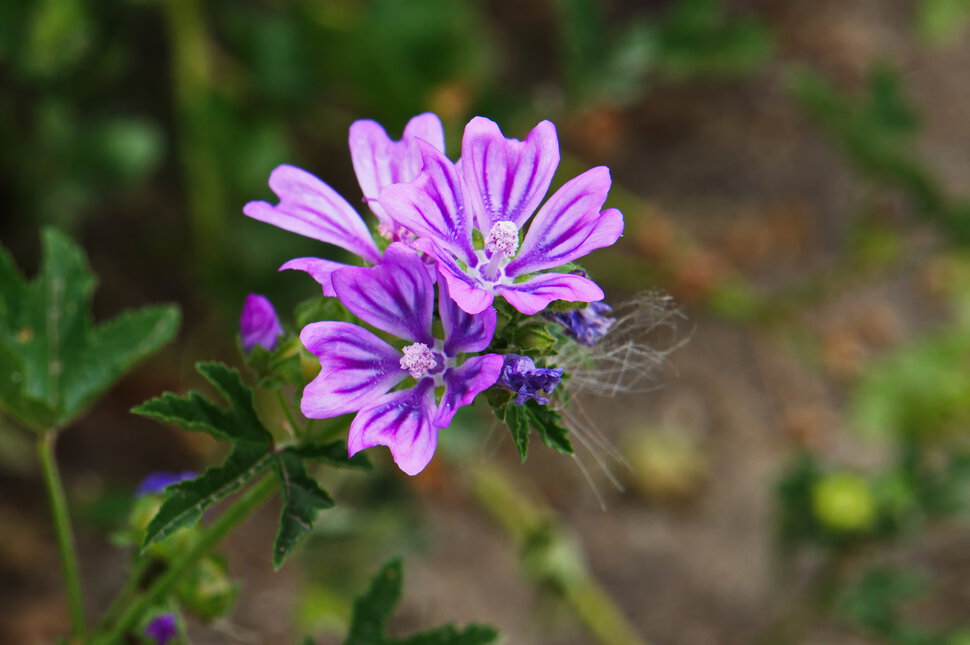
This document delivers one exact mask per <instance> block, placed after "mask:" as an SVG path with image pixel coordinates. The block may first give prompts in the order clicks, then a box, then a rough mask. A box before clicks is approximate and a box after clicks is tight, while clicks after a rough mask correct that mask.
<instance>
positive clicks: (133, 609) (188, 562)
mask: <svg viewBox="0 0 970 645" xmlns="http://www.w3.org/2000/svg"><path fill="white" fill-rule="evenodd" d="M275 488H276V478H275V477H273V476H272V475H270V476H267V477H264V478H263V479H262V480H260V481H259V482H258V483H257V484H255V485H253V486H251V487H250V488H249V489H248V490H247V491H246V492H245V493H243V494H242V495H241V496H240V497H239V499H237V500H236V501H235V503H233V504H232V505H231V506H230V507H229V508H227V509H226V510H225V511H224V512H223V513H222V514H221V515H220V516H219V517H218V519H216V521H215V522H213V523H212V525H211V526H209V527H208V528H207V529H205V531H203V532H202V534H201V535H199V538H198V540H197V541H195V543H194V544H193V545H192V547H191V548H190V549H188V550H187V551H186V552H185V553H183V554H182V555H181V557H180V558H179V559H178V560H175V561H174V562H172V563H171V565H170V566H169V568H168V569H166V570H165V573H163V574H162V575H160V576H159V577H158V578H156V579H155V581H154V582H153V583H152V585H151V586H150V587H149V588H148V589H146V590H145V592H144V593H142V594H141V595H140V596H137V598H136V599H135V600H134V602H133V603H132V604H130V605H129V606H128V608H127V609H126V610H125V611H124V613H122V614H121V617H120V618H119V619H118V620H117V621H116V622H115V623H114V625H112V626H111V628H110V629H109V630H107V631H106V633H105V634H104V635H103V636H99V637H98V638H95V640H94V643H95V644H96V645H109V644H113V643H120V642H123V640H122V639H123V637H124V635H125V634H126V633H127V632H128V631H129V630H130V629H131V628H132V627H134V626H135V625H136V624H137V623H138V621H139V620H140V619H141V618H142V617H143V616H144V615H145V613H146V612H147V611H149V610H150V609H151V608H152V607H153V606H154V605H156V604H157V603H158V602H160V601H161V600H162V599H163V598H164V597H165V595H166V594H167V593H168V592H169V591H171V589H172V587H173V586H175V584H176V583H177V582H178V581H179V579H180V578H181V577H182V576H183V575H184V574H185V573H186V572H188V571H189V569H191V568H192V567H193V566H195V565H196V564H197V563H198V562H199V561H200V560H201V559H202V558H204V557H205V556H207V555H208V554H209V553H210V552H211V551H212V550H213V549H214V548H215V547H216V546H217V545H218V544H219V543H220V542H221V541H222V539H223V538H225V537H226V535H228V534H229V532H230V531H232V530H233V529H234V528H235V527H236V526H237V525H238V524H239V523H240V522H242V521H243V520H244V519H246V518H247V517H248V516H249V514H250V513H252V512H253V511H255V510H256V509H257V508H259V507H260V506H261V505H262V504H263V502H265V501H266V500H267V499H268V498H269V496H270V495H271V494H272V493H273V491H274V490H275Z"/></svg>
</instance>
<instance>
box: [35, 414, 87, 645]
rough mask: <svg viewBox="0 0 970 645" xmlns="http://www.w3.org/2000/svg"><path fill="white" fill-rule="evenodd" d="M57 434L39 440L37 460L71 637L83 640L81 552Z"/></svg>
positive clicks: (84, 630)
mask: <svg viewBox="0 0 970 645" xmlns="http://www.w3.org/2000/svg"><path fill="white" fill-rule="evenodd" d="M56 439H57V433H56V432H54V431H49V432H45V433H44V434H42V435H41V436H40V437H39V438H38V440H37V457H38V459H39V460H40V468H41V471H42V472H43V475H44V484H45V486H46V487H47V501H48V502H49V503H50V507H51V515H52V516H53V519H54V532H55V533H56V535H57V549H58V552H59V553H60V558H61V573H62V574H63V576H64V587H65V588H66V590H67V604H68V607H69V608H70V612H71V636H72V638H73V639H74V640H76V641H83V640H84V637H85V633H86V631H87V628H86V627H85V625H84V599H83V597H82V595H81V576H80V574H79V573H78V566H77V552H76V550H75V548H74V534H73V532H72V531H71V518H70V516H69V515H68V512H67V500H66V499H65V496H64V484H63V483H62V482H61V475H60V473H59V472H58V470H57V462H56V461H55V459H54V441H55V440H56Z"/></svg>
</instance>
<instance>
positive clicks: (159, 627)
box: [145, 614, 178, 645]
mask: <svg viewBox="0 0 970 645" xmlns="http://www.w3.org/2000/svg"><path fill="white" fill-rule="evenodd" d="M145 635H146V636H148V638H151V639H152V640H154V641H155V643H156V644H157V645H168V643H169V641H171V640H173V639H174V638H175V637H176V636H178V627H177V626H176V623H175V616H173V615H172V614H160V615H158V616H156V617H155V618H152V620H151V622H150V623H148V625H146V626H145Z"/></svg>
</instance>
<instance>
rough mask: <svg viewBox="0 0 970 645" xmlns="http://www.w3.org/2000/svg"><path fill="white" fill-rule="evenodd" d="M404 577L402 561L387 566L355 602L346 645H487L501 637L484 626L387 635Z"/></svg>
mask: <svg viewBox="0 0 970 645" xmlns="http://www.w3.org/2000/svg"><path fill="white" fill-rule="evenodd" d="M402 576H403V573H402V567H401V561H400V560H397V559H395V560H392V561H390V562H388V563H387V564H386V565H384V567H383V568H382V569H381V570H380V572H379V573H378V574H377V576H375V578H374V579H373V580H372V581H371V586H370V589H368V590H367V593H365V594H364V595H363V596H361V597H359V598H357V600H356V601H355V602H354V611H353V615H352V616H351V619H350V629H349V630H348V633H347V639H346V640H345V641H344V645H488V643H492V642H494V641H495V640H496V639H497V638H498V632H496V631H495V630H494V629H492V628H491V627H486V626H483V625H468V626H466V627H465V628H463V629H459V628H457V627H455V626H454V625H442V626H441V627H437V628H435V629H432V630H429V631H426V632H422V633H420V634H415V635H413V636H409V637H407V638H400V639H398V638H391V637H388V636H386V635H385V634H384V629H385V627H386V626H387V623H388V621H389V620H390V619H391V616H392V614H393V613H394V608H395V607H396V606H397V603H398V601H400V599H401V588H402V583H403V580H402Z"/></svg>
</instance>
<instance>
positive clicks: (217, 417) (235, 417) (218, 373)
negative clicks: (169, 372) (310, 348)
mask: <svg viewBox="0 0 970 645" xmlns="http://www.w3.org/2000/svg"><path fill="white" fill-rule="evenodd" d="M195 369H196V370H198V371H199V373H200V374H202V376H204V377H205V378H206V380H207V381H209V382H210V383H212V385H214V386H215V388H216V389H217V390H218V391H219V393H220V394H222V396H223V397H225V399H226V401H228V403H229V406H230V407H229V409H228V410H224V409H222V408H220V407H219V406H218V405H216V404H215V403H212V402H211V401H209V400H208V399H207V398H205V397H204V396H203V395H201V394H199V393H198V392H189V394H188V396H185V397H181V396H177V395H175V394H172V393H170V392H166V393H165V394H163V395H162V396H160V397H157V398H154V399H151V400H149V401H146V402H145V403H142V404H141V405H139V406H136V407H134V408H132V412H134V413H135V414H140V415H142V416H146V417H151V418H153V419H156V420H158V421H162V422H164V423H170V424H173V425H178V426H181V427H183V428H185V429H186V430H196V431H202V432H205V433H207V434H210V435H212V436H213V437H215V438H216V439H220V440H222V441H241V442H247V443H256V444H259V445H265V446H267V447H269V446H271V445H272V442H273V437H272V435H270V433H269V431H267V430H266V428H264V427H263V424H262V422H261V421H260V420H259V417H258V416H257V415H256V408H255V407H254V406H253V392H252V390H251V389H249V387H248V386H247V385H246V384H245V383H244V382H243V380H242V377H241V376H240V375H239V372H238V371H236V370H234V369H231V368H229V367H227V366H226V365H223V364H222V363H214V362H212V363H206V362H203V363H197V364H196V366H195Z"/></svg>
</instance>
